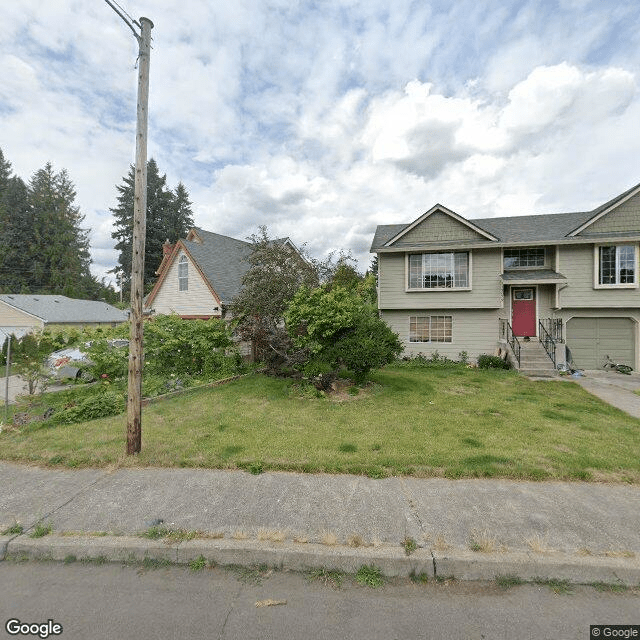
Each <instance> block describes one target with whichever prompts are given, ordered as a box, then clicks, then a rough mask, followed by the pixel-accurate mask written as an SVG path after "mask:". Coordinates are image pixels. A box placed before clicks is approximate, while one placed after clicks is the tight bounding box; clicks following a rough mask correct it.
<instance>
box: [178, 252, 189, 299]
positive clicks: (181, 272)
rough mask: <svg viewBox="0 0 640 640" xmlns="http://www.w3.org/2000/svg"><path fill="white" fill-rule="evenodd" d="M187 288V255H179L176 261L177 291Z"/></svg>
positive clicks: (186, 289)
mask: <svg viewBox="0 0 640 640" xmlns="http://www.w3.org/2000/svg"><path fill="white" fill-rule="evenodd" d="M188 290H189V262H188V260H187V256H181V257H180V260H179V261H178V291H188Z"/></svg>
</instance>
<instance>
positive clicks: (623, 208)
mask: <svg viewBox="0 0 640 640" xmlns="http://www.w3.org/2000/svg"><path fill="white" fill-rule="evenodd" d="M625 231H640V193H639V194H636V195H635V196H633V198H629V200H627V201H626V202H623V203H622V204H621V205H620V206H619V207H617V208H615V209H614V210H613V211H611V212H610V213H607V214H606V215H604V216H602V218H600V219H599V220H596V221H595V222H594V223H593V224H591V225H589V226H588V227H587V228H586V229H585V230H584V233H585V234H589V233H621V232H625ZM578 235H580V234H578Z"/></svg>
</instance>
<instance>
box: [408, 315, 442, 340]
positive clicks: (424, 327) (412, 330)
mask: <svg viewBox="0 0 640 640" xmlns="http://www.w3.org/2000/svg"><path fill="white" fill-rule="evenodd" d="M452 324H453V323H452V316H409V342H451V337H452Z"/></svg>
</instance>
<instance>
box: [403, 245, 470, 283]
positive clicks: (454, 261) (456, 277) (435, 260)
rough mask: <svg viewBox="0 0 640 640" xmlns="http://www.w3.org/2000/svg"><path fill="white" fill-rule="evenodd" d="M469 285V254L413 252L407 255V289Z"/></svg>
mask: <svg viewBox="0 0 640 640" xmlns="http://www.w3.org/2000/svg"><path fill="white" fill-rule="evenodd" d="M468 287H469V254H468V253H467V252H459V253H415V254H411V255H409V289H460V288H468Z"/></svg>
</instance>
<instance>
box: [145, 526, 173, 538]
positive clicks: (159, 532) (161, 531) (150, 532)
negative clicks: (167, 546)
mask: <svg viewBox="0 0 640 640" xmlns="http://www.w3.org/2000/svg"><path fill="white" fill-rule="evenodd" d="M170 533H171V529H169V528H168V527H163V526H162V525H159V524H156V525H154V526H153V527H149V528H148V529H147V530H146V531H143V532H142V533H141V534H140V537H141V538H149V540H161V539H162V538H166V537H167V536H168V535H169V534H170Z"/></svg>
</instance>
